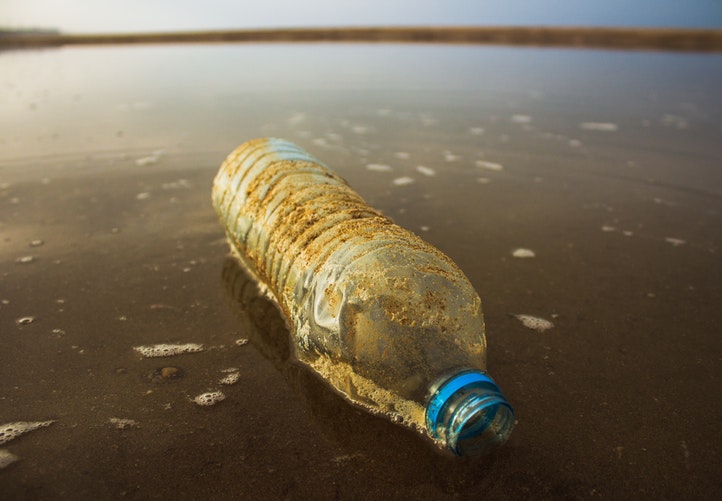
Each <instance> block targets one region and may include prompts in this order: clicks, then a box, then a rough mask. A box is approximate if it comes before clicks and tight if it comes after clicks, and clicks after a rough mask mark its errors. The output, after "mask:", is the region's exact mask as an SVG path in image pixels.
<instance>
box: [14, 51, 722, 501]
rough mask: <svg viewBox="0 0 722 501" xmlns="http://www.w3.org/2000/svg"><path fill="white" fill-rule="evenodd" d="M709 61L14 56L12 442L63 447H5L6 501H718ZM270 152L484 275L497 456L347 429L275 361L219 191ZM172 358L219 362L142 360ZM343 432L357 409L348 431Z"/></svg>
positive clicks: (720, 174)
mask: <svg viewBox="0 0 722 501" xmlns="http://www.w3.org/2000/svg"><path fill="white" fill-rule="evenodd" d="M719 62H720V56H714V55H694V54H690V55H672V54H663V53H659V54H649V53H621V52H604V51H574V50H536V49H505V48H483V47H435V46H415V47H385V46H363V45H348V46H345V45H339V46H324V45H313V46H279V45H276V46H212V47H204V46H199V47H193V46H185V47H154V48H139V47H137V48H83V49H59V50H49V51H44V52H22V53H3V54H0V69H2V71H0V75H2V76H1V77H0V99H2V106H3V114H2V116H1V117H0V235H1V237H2V238H1V242H2V245H1V246H0V277H1V280H2V282H1V283H2V286H0V301H2V302H1V303H0V322H1V324H2V328H1V329H0V333H1V335H0V353H2V364H0V429H1V428H2V426H5V425H7V424H11V423H19V422H22V423H45V422H50V421H53V423H52V426H47V427H45V428H44V429H42V430H41V429H36V430H33V431H31V432H28V433H26V434H24V435H23V436H17V437H14V438H13V439H12V440H8V441H7V442H6V443H3V444H2V449H0V465H4V467H3V468H2V469H0V497H2V498H22V497H40V498H58V497H63V496H64V495H65V496H67V495H68V494H71V495H72V496H74V497H87V496H90V495H91V493H92V495H94V496H96V497H97V496H100V497H118V496H120V495H125V496H129V497H137V498H148V497H153V496H155V497H168V496H172V495H175V494H178V493H184V494H187V495H189V496H191V497H199V496H202V495H208V496H211V497H221V498H222V497H230V496H231V493H233V494H232V495H233V496H241V497H244V496H250V495H251V494H257V493H258V492H263V493H265V494H266V495H267V497H269V498H278V497H284V496H285V497H299V498H300V497H314V498H333V497H340V498H349V497H351V498H353V497H379V496H381V495H384V496H391V497H394V498H408V497H423V498H440V497H444V496H448V495H457V496H459V497H462V498H477V497H479V496H482V495H483V496H487V497H491V498H508V497H522V496H523V497H594V496H605V497H639V496H640V495H642V496H644V497H660V496H663V497H676V496H682V495H687V496H688V495H692V496H695V497H713V496H714V495H715V493H718V492H719V485H718V481H717V476H718V472H717V468H716V464H717V463H718V462H717V461H716V450H715V448H714V447H713V445H712V444H714V443H716V441H717V437H718V436H719V432H720V430H719V423H717V419H716V418H717V416H718V415H719V411H720V409H719V404H718V403H717V400H716V399H714V398H712V397H711V396H710V395H716V394H718V393H720V389H721V388H720V387H719V378H718V377H717V376H716V375H717V374H718V373H719V368H720V355H719V353H720V350H719V341H718V339H717V336H716V333H717V331H718V330H719V326H720V325H721V324H722V322H721V321H722V317H721V314H720V311H719V308H718V305H719V304H720V303H722V288H721V287H720V285H719V284H720V283H722V276H721V274H722V269H721V268H720V266H719V252H720V244H721V243H722V231H721V230H720V228H722V225H720V221H719V218H720V211H721V210H722V169H720V165H722V162H721V160H722V159H721V158H720V157H721V156H722V155H721V153H720V150H719V147H718V146H717V145H718V144H719V140H720V134H721V133H722V123H721V122H720V117H721V116H722V113H721V112H722V100H721V99H720V97H719V92H718V87H719V86H718V82H719V81H722V79H721V78H720V77H722V70H720V68H722V65H720V64H719ZM261 135H274V136H281V137H286V138H288V139H291V140H293V141H294V142H297V143H298V144H300V145H301V146H303V147H304V148H306V149H308V150H309V151H311V152H312V153H313V154H314V155H315V156H317V157H318V158H320V159H321V160H323V161H324V162H326V163H327V164H328V165H330V166H332V167H333V168H334V169H336V170H337V171H338V172H339V173H340V174H341V175H342V176H344V177H345V178H346V179H347V180H348V181H349V182H350V183H351V184H352V185H353V186H354V188H356V189H357V190H358V191H359V192H360V193H361V194H362V195H363V196H364V197H365V198H366V199H367V200H368V201H369V203H371V204H372V205H374V206H376V207H378V208H380V209H382V210H383V211H384V212H385V213H387V214H388V215H390V216H391V217H393V218H394V219H395V220H396V222H398V223H399V224H401V225H403V226H405V227H408V228H410V229H412V230H413V231H416V232H418V233H419V234H421V235H422V236H423V237H424V238H425V239H427V240H429V241H430V242H431V243H433V244H434V245H436V246H438V247H439V248H441V249H442V250H443V251H444V252H446V253H447V254H449V255H450V256H451V257H453V258H454V260H456V261H457V263H458V264H459V265H460V267H461V268H462V269H463V270H464V271H465V272H466V274H467V275H468V276H469V278H470V279H471V281H472V282H473V283H474V285H475V286H476V287H477V289H478V290H479V292H480V295H481V297H482V300H483V303H484V312H485V316H486V323H487V329H488V341H489V365H490V369H491V370H493V373H494V375H495V378H497V379H498V380H499V382H500V384H501V385H502V386H503V387H504V388H505V391H508V398H509V399H510V401H511V402H512V403H513V405H514V407H515V410H517V412H518V417H519V423H518V425H517V427H516V429H515V432H514V434H513V436H512V438H511V440H510V442H509V443H508V444H507V446H506V447H505V448H503V449H502V450H501V451H499V453H498V454H496V455H494V456H493V457H491V458H486V459H483V460H481V461H480V462H469V461H461V462H459V461H456V462H449V461H448V458H443V457H440V456H438V454H437V453H436V452H435V451H434V450H433V449H432V448H430V447H427V446H426V444H423V443H419V442H418V441H417V438H416V437H415V436H407V435H406V434H405V433H404V432H400V431H397V430H396V427H394V426H393V425H391V424H388V423H385V422H383V421H378V420H377V419H376V418H370V417H368V416H365V415H361V416H359V415H357V412H358V411H356V410H354V409H347V408H345V407H344V406H343V402H340V403H339V402H337V401H336V400H334V399H333V398H334V397H335V395H333V394H331V395H326V394H324V393H323V392H322V389H323V386H321V387H320V388H321V390H318V388H319V387H318V386H314V385H313V384H312V383H313V381H306V379H304V378H306V377H307V375H305V373H303V372H301V373H300V374H296V373H295V372H294V369H293V366H292V365H291V366H288V365H283V364H280V363H279V360H278V358H277V357H276V358H274V356H269V354H268V353H267V350H266V349H265V348H264V345H263V343H262V342H258V329H260V331H261V332H263V331H264V329H265V330H266V331H270V332H276V334H278V332H284V331H283V330H282V325H281V324H282V319H280V318H278V317H272V313H271V312H270V311H267V308H266V306H267V305H266V306H264V305H263V304H261V305H260V306H259V305H258V303H257V302H256V303H254V304H255V305H256V306H254V307H252V308H251V307H249V308H248V309H247V310H243V308H241V310H242V311H241V315H246V317H245V318H247V319H248V318H250V319H251V320H246V321H245V323H244V321H243V320H242V319H240V320H239V317H238V312H237V311H235V308H236V307H237V305H236V307H234V306H233V305H229V301H228V298H227V292H226V290H225V286H224V285H223V280H222V279H221V273H222V270H223V267H224V258H225V255H226V253H227V249H228V248H227V245H226V243H225V241H224V239H223V232H222V229H221V227H220V225H219V224H218V223H217V221H216V218H215V215H214V214H213V211H212V209H211V207H210V186H211V181H212V177H213V176H214V175H215V172H216V169H217V167H218V165H219V164H220V162H221V161H222V159H223V158H224V156H225V155H226V154H227V153H228V152H230V151H231V150H232V149H233V148H234V147H235V146H236V145H237V144H239V143H240V142H242V141H245V140H247V139H250V138H252V137H257V136H261ZM254 308H256V309H259V308H260V312H259V311H255V310H254ZM254 315H255V316H254ZM259 315H260V318H261V320H263V319H265V320H266V323H265V324H264V322H263V321H261V322H258V321H257V320H258V316H259ZM253 318H256V320H255V321H254V320H253ZM268 321H270V322H271V324H272V325H271V326H270V327H269V324H268ZM249 322H250V323H249ZM254 322H255V323H254ZM274 322H275V324H274ZM279 322H280V324H279ZM544 322H547V323H544ZM249 325H251V326H250V327H249ZM259 325H260V326H261V327H259ZM264 325H265V327H263V326H264ZM254 326H255V327H254ZM274 326H275V327H274ZM253 329H256V330H253ZM274 329H276V330H274ZM279 329H280V330H279ZM254 336H256V337H254ZM246 339H251V342H250V343H247V344H246V343H245V340H246ZM254 340H255V341H254ZM159 345H161V346H162V345H170V346H173V345H175V346H187V345H193V346H195V345H202V346H203V347H204V350H203V351H199V352H197V353H185V354H177V355H173V356H170V357H167V358H156V357H145V356H143V354H142V353H139V352H138V351H137V350H134V348H135V347H157V346H159ZM284 357H285V356H281V358H282V359H285V358H284ZM289 367H292V368H289ZM171 368H176V369H177V370H179V371H182V372H173V370H171ZM164 369H165V371H164ZM229 369H234V370H233V371H229ZM224 371H228V372H224ZM291 373H293V374H292V375H289V374H291ZM171 374H182V377H170V375H171ZM164 375H165V376H169V377H165V376H164ZM231 376H232V377H233V379H234V382H233V384H224V383H222V382H221V381H222V380H225V378H228V377H231ZM236 378H237V379H236ZM229 381H230V380H229ZM294 381H295V382H294ZM299 381H300V383H299ZM299 386H300V387H301V388H300V390H301V391H299ZM304 388H305V389H306V390H308V388H311V389H312V390H313V388H317V390H313V391H315V392H316V393H319V392H320V393H321V397H320V398H319V399H317V401H320V402H325V403H323V404H322V405H315V404H314V405H309V401H308V400H309V399H308V398H307V397H306V396H304V395H305V394H306V393H307V392H306V393H304ZM507 388H508V390H506V389H507ZM214 392H221V393H222V394H223V396H224V398H223V399H222V400H219V399H216V398H214V396H213V395H214V394H215V393H214ZM312 393H313V392H312ZM203 395H206V396H204V397H201V396H203ZM216 396H217V395H216ZM196 398H200V401H201V402H203V403H205V402H211V401H213V403H214V405H210V406H206V405H197V403H195V402H194V399H196ZM312 400H313V399H312ZM339 406H340V407H339ZM324 409H326V410H325V411H324ZM327 409H333V413H332V414H338V413H342V412H343V413H344V418H343V419H340V420H338V421H336V425H335V427H334V425H332V424H329V423H333V422H334V420H333V419H329V415H328V410H327ZM339 409H342V410H339ZM329 428H333V429H332V430H331V432H330V433H329ZM3 458H4V459H3Z"/></svg>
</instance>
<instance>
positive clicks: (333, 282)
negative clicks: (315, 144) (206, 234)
mask: <svg viewBox="0 0 722 501" xmlns="http://www.w3.org/2000/svg"><path fill="white" fill-rule="evenodd" d="M213 205H214V207H215V209H216V212H217V213H218V215H219V217H220V219H221V222H222V224H223V225H224V227H225V229H226V234H227V236H228V239H229V241H230V245H231V249H232V251H233V252H234V254H235V255H236V257H237V258H238V259H239V260H240V261H241V263H242V264H243V265H244V266H245V268H246V269H247V270H248V272H249V273H250V274H251V275H252V276H254V278H255V279H257V280H258V281H259V283H262V284H264V285H265V287H267V290H268V293H269V295H270V296H271V297H272V299H273V300H274V301H275V302H276V303H277V304H278V306H279V307H280V309H281V310H282V312H283V313H284V315H285V317H286V319H287V320H288V322H289V326H290V328H291V332H292V335H293V338H294V341H295V343H294V344H295V351H296V353H295V356H296V358H298V360H300V361H301V362H304V363H306V364H308V365H309V366H310V367H311V368H313V369H314V370H315V371H316V372H317V373H318V374H319V375H320V376H321V377H323V378H324V379H325V380H326V381H327V382H328V383H329V384H331V385H332V386H333V387H334V388H335V389H336V390H337V391H339V392H340V393H341V394H343V395H344V396H345V397H346V398H347V399H348V400H350V401H351V402H353V403H355V404H357V405H360V406H363V407H365V408H366V409H368V410H370V411H372V412H375V413H379V414H383V415H386V416H388V417H390V418H391V419H393V420H395V421H399V422H401V423H403V424H406V425H408V426H410V427H411V428H413V429H416V430H417V431H419V432H421V433H423V434H426V435H428V436H429V437H431V438H432V439H433V440H435V441H436V442H437V443H438V444H439V445H441V446H442V447H444V448H448V449H449V450H451V451H453V452H454V453H455V454H459V455H476V454H483V453H485V452H488V451H489V450H490V449H492V448H494V447H495V446H497V445H500V444H501V443H503V442H504V441H506V439H507V438H508V436H509V434H510V433H511V429H512V427H513V424H514V413H513V410H512V408H511V406H510V405H509V404H508V402H507V401H506V399H505V398H504V397H503V395H502V394H501V391H500V390H499V388H498V386H497V385H496V384H495V383H494V381H493V380H492V379H491V378H490V377H489V376H488V375H487V374H486V373H485V367H486V341H485V336H484V321H483V317H482V313H481V301H480V299H479V296H478V294H477V293H476V291H475V290H474V288H473V287H472V285H471V283H470V282H469V281H468V279H467V278H466V277H465V276H464V274H463V272H462V271H461V270H460V269H459V268H458V267H457V266H456V265H455V264H454V263H453V261H452V260H451V259H450V258H449V257H448V256H446V255H444V254H443V253H442V252H441V251H439V250H438V249H436V248H435V247H433V246H432V245H430V244H428V243H427V242H425V241H423V240H422V239H421V238H419V237H418V236H416V235H414V234H413V233H411V232H410V231H407V230H405V229H403V228H401V227H399V226H398V225H396V224H394V223H393V222H392V221H391V220H389V219H388V218H387V217H385V216H383V215H382V214H381V213H380V212H378V211H376V210H375V209H373V208H371V207H369V206H368V204H366V203H365V202H364V201H363V199H362V198H361V197H360V196H359V195H358V194H357V193H356V192H354V191H353V190H352V189H351V188H350V187H349V186H348V184H347V183H346V182H345V181H344V180H343V179H341V178H340V177H339V176H337V175H336V174H335V173H334V172H333V171H331V170H330V169H329V168H328V167H326V166H325V165H324V164H322V163H321V162H319V161H318V160H316V159H314V158H313V157H311V156H310V155H309V154H308V153H306V152H304V151H303V150H302V149H300V148H299V147H298V146H296V145H294V144H293V143H290V142H288V141H285V140H282V139H274V138H262V139H255V140H253V141H249V142H247V143H244V144H243V145H241V146H239V147H238V148H237V149H236V150H235V151H233V152H232V153H231V154H230V155H229V156H228V158H227V159H226V160H225V162H224V163H223V165H221V168H220V170H219V172H218V175H217V176H216V178H215V181H214V185H213Z"/></svg>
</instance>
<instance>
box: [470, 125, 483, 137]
mask: <svg viewBox="0 0 722 501" xmlns="http://www.w3.org/2000/svg"><path fill="white" fill-rule="evenodd" d="M483 133H484V128H483V127H471V128H470V129H469V134H472V135H474V136H481V135H482V134H483Z"/></svg>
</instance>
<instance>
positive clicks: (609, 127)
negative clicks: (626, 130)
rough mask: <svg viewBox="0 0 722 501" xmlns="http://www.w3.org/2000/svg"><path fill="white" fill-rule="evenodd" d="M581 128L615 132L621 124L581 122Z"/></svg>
mask: <svg viewBox="0 0 722 501" xmlns="http://www.w3.org/2000/svg"><path fill="white" fill-rule="evenodd" d="M579 128H580V129H584V130H597V131H602V132H614V131H616V130H618V129H619V126H618V125H617V124H615V123H611V122H583V123H580V124H579Z"/></svg>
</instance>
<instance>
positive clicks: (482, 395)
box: [426, 369, 514, 456]
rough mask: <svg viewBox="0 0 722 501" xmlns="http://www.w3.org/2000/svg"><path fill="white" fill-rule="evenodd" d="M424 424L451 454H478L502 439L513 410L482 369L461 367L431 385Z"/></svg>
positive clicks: (510, 421)
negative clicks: (459, 369) (461, 368)
mask: <svg viewBox="0 0 722 501" xmlns="http://www.w3.org/2000/svg"><path fill="white" fill-rule="evenodd" d="M426 426H427V428H428V430H429V433H430V434H431V436H432V438H434V439H435V440H437V441H440V442H442V443H443V444H445V446H446V447H447V448H448V449H449V450H451V451H452V452H453V453H454V454H456V455H459V456H462V455H463V456H478V455H483V454H486V453H488V452H490V451H491V450H492V449H494V448H496V447H498V446H499V445H501V444H503V443H504V442H506V440H507V439H508V438H509V434H510V433H511V430H512V428H513V427H514V410H513V409H512V407H511V405H509V403H508V402H507V400H506V398H504V395H503V394H502V393H501V390H500V389H499V386H498V385H497V384H496V383H495V382H494V380H493V379H491V378H490V377H489V376H488V375H487V374H486V373H484V372H481V371H478V370H473V369H470V370H462V371H459V372H456V373H455V374H453V375H451V376H450V377H449V376H447V377H445V378H441V379H440V380H439V381H437V382H436V383H435V384H434V385H432V387H431V391H430V395H429V398H428V400H427V405H426Z"/></svg>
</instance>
